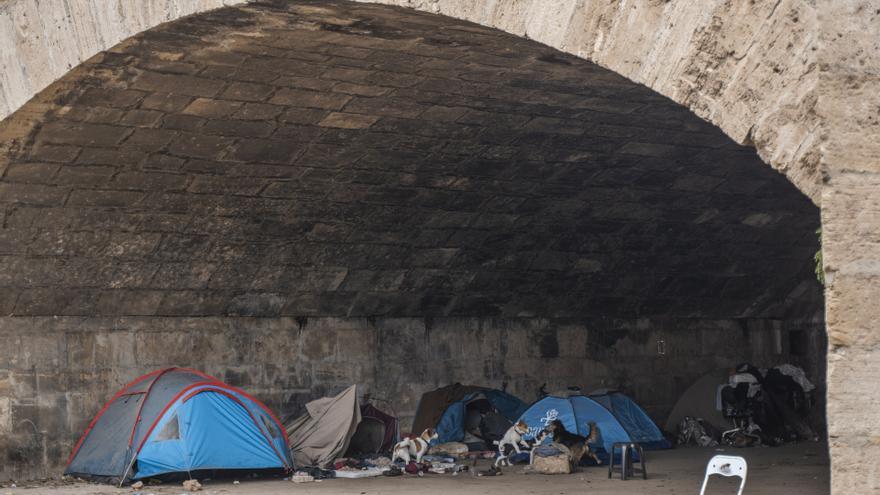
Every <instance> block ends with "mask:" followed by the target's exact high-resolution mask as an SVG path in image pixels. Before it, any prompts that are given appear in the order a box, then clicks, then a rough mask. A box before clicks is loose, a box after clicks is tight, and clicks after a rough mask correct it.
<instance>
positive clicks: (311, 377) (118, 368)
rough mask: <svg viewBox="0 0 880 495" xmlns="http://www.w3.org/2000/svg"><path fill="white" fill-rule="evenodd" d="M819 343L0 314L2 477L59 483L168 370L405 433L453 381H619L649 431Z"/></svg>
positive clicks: (415, 324) (811, 366)
mask: <svg viewBox="0 0 880 495" xmlns="http://www.w3.org/2000/svg"><path fill="white" fill-rule="evenodd" d="M792 329H799V330H806V331H807V333H808V335H809V340H808V346H809V349H808V350H807V355H793V354H792V352H791V348H790V346H789V343H788V339H787V337H784V338H783V339H782V343H783V344H782V348H780V349H777V348H776V347H775V344H774V341H775V338H776V337H775V336H774V335H775V332H783V335H785V336H787V335H788V332H789V331H791V330H792ZM821 335H822V332H821V322H816V321H813V322H809V321H805V322H799V323H798V324H797V325H787V324H783V323H781V322H779V321H770V320H740V321H737V320H703V321H700V320H665V321H663V320H658V321H653V320H647V319H643V320H598V319H597V320H580V321H576V320H547V319H541V318H527V319H491V318H490V319H480V318H437V319H428V320H425V319H417V318H375V319H368V318H222V317H207V318H193V317H180V318H173V317H166V318H155V317H126V318H94V317H92V318H78V317H59V318H46V317H4V318H0V342H2V346H0V367H2V371H0V392H2V393H0V452H2V455H3V458H2V461H3V462H2V463H0V465H2V468H0V479H2V480H6V479H18V480H21V479H27V478H42V477H51V476H59V475H60V473H61V471H62V470H63V468H64V462H65V461H66V459H67V456H68V455H69V453H70V450H71V449H72V448H73V445H74V443H75V442H76V440H77V439H78V437H79V435H80V434H81V433H82V431H83V430H84V429H85V427H86V426H87V424H88V422H89V421H90V419H91V418H92V417H93V415H94V414H95V413H96V412H97V411H98V409H99V408H100V407H101V406H102V405H103V404H104V402H105V401H106V400H108V399H109V398H110V397H111V396H112V395H113V394H114V393H115V392H116V391H117V390H118V389H119V388H121V387H122V386H123V385H124V384H125V383H127V382H128V381H130V380H131V379H133V378H135V377H137V376H139V375H141V374H143V373H147V372H149V371H152V370H154V369H158V368H163V367H167V366H187V367H194V368H198V369H201V370H204V371H205V372H207V373H209V374H212V375H214V376H217V377H218V378H220V379H222V380H225V381H227V382H229V383H231V384H233V385H236V386H240V387H243V388H244V389H246V390H247V391H248V392H251V393H253V394H255V395H256V396H257V397H258V398H259V399H261V400H262V401H264V402H266V403H267V404H268V405H269V406H270V407H272V408H273V409H274V410H275V411H276V412H277V413H278V414H279V415H281V416H282V417H290V416H295V415H298V414H301V413H302V412H303V411H304V409H303V405H304V404H305V403H306V402H307V401H309V400H311V399H314V398H317V397H321V396H323V395H327V394H335V393H337V392H339V391H341V390H342V389H343V388H345V387H347V386H349V385H350V384H352V383H357V384H358V385H360V386H361V389H360V391H361V392H363V393H370V394H371V395H372V396H373V397H376V398H378V399H381V400H382V402H379V403H378V405H379V406H381V407H382V408H384V409H390V410H392V411H393V412H395V413H396V414H398V415H399V416H400V417H401V419H402V420H403V426H404V430H405V429H406V428H407V427H408V426H409V424H410V421H411V418H412V415H413V414H414V412H415V408H416V406H417V404H418V400H419V398H420V396H421V394H422V393H423V392H426V391H428V390H432V389H434V388H436V387H438V386H443V385H447V384H449V383H454V382H456V381H458V382H462V383H468V384H478V385H487V386H493V387H501V386H502V385H503V384H505V383H506V384H507V386H508V390H509V391H511V392H512V393H514V394H515V395H517V396H519V397H521V398H522V399H524V400H526V401H531V400H534V399H535V398H536V395H537V392H538V390H539V389H540V387H541V386H542V385H543V384H545V383H546V388H547V390H550V391H552V390H559V389H562V388H565V387H568V386H571V385H577V386H581V387H583V388H584V389H585V390H592V389H595V388H603V387H612V388H614V387H621V388H622V389H624V390H626V391H627V392H628V393H629V394H630V395H632V396H633V397H635V398H636V399H637V400H638V402H639V403H640V404H641V405H642V406H644V407H645V408H646V410H647V411H648V412H649V414H651V415H652V416H653V417H654V418H655V420H657V421H658V422H660V424H662V423H663V421H664V420H665V414H666V413H667V412H668V411H669V409H670V408H671V407H672V405H673V404H674V403H675V401H676V400H677V398H678V395H679V394H680V393H681V392H682V391H683V390H684V389H685V388H686V387H687V386H688V385H690V383H691V382H692V381H694V380H695V379H696V378H698V377H699V376H701V375H702V374H704V373H705V372H706V370H710V369H717V368H720V367H729V366H734V365H736V364H737V363H739V362H741V361H750V362H753V363H755V364H756V365H770V364H775V363H778V362H782V361H785V362H794V363H797V364H800V365H803V366H805V367H806V369H807V371H808V373H809V374H810V375H811V377H815V376H817V375H818V374H821V373H822V372H823V370H822V368H821V364H820V363H819V362H818V361H817V360H816V359H815V358H813V357H810V356H809V353H818V352H821V348H822V347H823V345H824V342H822V338H821ZM658 340H662V341H663V342H665V346H664V349H663V352H664V353H663V354H659V353H658V347H657V345H658V344H657V342H658ZM799 352H802V351H799ZM413 356H417V358H416V359H414V358H413Z"/></svg>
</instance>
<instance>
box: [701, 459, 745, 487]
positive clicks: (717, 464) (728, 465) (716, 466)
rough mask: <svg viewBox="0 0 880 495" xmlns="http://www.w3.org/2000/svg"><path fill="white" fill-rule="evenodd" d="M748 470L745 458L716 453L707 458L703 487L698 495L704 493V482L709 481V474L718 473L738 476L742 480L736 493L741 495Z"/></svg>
mask: <svg viewBox="0 0 880 495" xmlns="http://www.w3.org/2000/svg"><path fill="white" fill-rule="evenodd" d="M748 472H749V468H748V465H747V464H746V460H745V459H743V458H742V457H739V456H733V455H716V456H715V457H713V458H712V459H710V460H709V464H707V465H706V476H705V477H704V478H703V488H702V489H701V490H700V495H704V494H705V493H706V484H707V483H708V482H709V476H711V475H713V474H718V475H721V476H739V477H740V478H742V481H741V482H740V484H739V491H738V492H737V495H742V492H743V488H745V486H746V475H747V474H748Z"/></svg>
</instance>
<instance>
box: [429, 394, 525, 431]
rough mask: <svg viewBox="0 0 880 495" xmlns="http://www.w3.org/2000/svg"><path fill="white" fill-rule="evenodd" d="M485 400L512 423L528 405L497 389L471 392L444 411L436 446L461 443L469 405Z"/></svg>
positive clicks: (437, 428) (438, 427)
mask: <svg viewBox="0 0 880 495" xmlns="http://www.w3.org/2000/svg"><path fill="white" fill-rule="evenodd" d="M480 399H485V400H487V401H489V403H490V404H491V405H492V407H493V408H495V410H496V411H498V413H499V414H501V415H502V416H504V417H505V418H507V420H509V421H510V422H511V423H513V421H515V420H516V419H517V418H518V417H519V416H520V415H521V414H522V413H523V412H524V411H525V410H526V407H527V406H526V403H525V402H523V401H521V400H520V399H518V398H517V397H515V396H513V395H511V394H508V393H507V392H504V391H501V390H495V389H482V390H479V391H476V392H471V393H468V394H467V395H465V396H464V397H462V398H460V399H459V400H457V401H455V402H453V403H451V404H450V405H449V406H448V407H446V409H445V410H444V411H443V414H442V415H441V416H440V421H438V422H437V425H436V426H435V429H436V430H437V435H438V437H437V439H436V440H435V441H434V442H433V443H435V444H439V443H446V442H461V441H462V440H463V439H464V437H465V422H466V421H467V415H468V412H467V405H468V404H469V403H471V402H473V401H476V400H480Z"/></svg>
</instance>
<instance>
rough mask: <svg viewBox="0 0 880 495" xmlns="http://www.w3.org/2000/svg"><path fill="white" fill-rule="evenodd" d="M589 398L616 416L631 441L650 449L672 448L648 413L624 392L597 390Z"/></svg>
mask: <svg viewBox="0 0 880 495" xmlns="http://www.w3.org/2000/svg"><path fill="white" fill-rule="evenodd" d="M590 398H591V399H593V400H594V401H596V402H598V403H599V404H602V406H603V407H605V409H608V410H609V411H610V412H611V414H613V415H614V417H615V418H617V421H619V422H620V424H621V426H623V428H624V429H625V430H626V431H627V433H629V436H630V438H632V441H633V442H637V443H639V444H641V445H642V447H644V448H646V449H652V450H657V449H669V448H672V445H670V444H669V441H668V440H666V437H664V436H663V433H661V432H660V428H657V425H656V424H654V421H652V420H651V418H650V417H649V416H648V414H647V413H646V412H645V411H644V410H643V409H642V408H641V407H639V405H638V404H636V403H635V401H633V400H632V399H630V398H629V397H627V396H626V394H624V393H622V392H617V391H614V390H598V391H595V392H593V393H591V394H590Z"/></svg>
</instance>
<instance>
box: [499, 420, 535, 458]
mask: <svg viewBox="0 0 880 495" xmlns="http://www.w3.org/2000/svg"><path fill="white" fill-rule="evenodd" d="M528 432H529V425H527V424H525V422H523V421H518V422H517V423H516V424H514V425H513V426H511V427H510V428H508V429H507V432H506V433H505V434H504V436H503V437H501V440H498V441H497V442H495V443H497V444H498V458H497V459H495V465H496V466H498V465H505V464H507V465H509V464H510V462H509V461H508V460H507V458H508V457H509V455H508V454H506V453H505V447H506V446H508V445H509V446H511V447H513V450H515V451H516V453H517V454H519V453H521V452H522V450H520V449H519V446H520V445H522V446H523V447H525V448H528V447H529V444H528V442H526V441H525V440H523V435H525V434H526V433H528Z"/></svg>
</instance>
